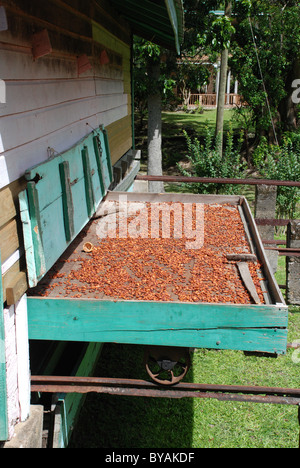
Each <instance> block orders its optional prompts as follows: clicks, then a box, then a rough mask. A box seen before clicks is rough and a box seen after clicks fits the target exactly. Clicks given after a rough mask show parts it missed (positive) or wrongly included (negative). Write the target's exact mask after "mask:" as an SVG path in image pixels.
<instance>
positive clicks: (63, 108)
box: [0, 0, 183, 441]
mask: <svg viewBox="0 0 300 468" xmlns="http://www.w3.org/2000/svg"><path fill="white" fill-rule="evenodd" d="M133 34H137V35H139V36H142V37H144V38H146V39H149V40H151V41H153V42H156V43H158V44H161V45H163V46H165V47H167V48H172V49H175V50H177V51H179V46H180V42H181V39H182V34H183V7H182V2H181V0H110V1H107V0H49V1H41V0H30V1H29V0H13V1H12V0H2V1H1V5H0V253H1V263H0V264H1V273H2V288H0V290H1V297H0V299H1V305H0V441H6V440H8V439H11V438H12V436H13V434H14V430H15V425H16V424H17V423H19V422H21V421H25V420H26V419H27V418H28V416H29V415H30V404H31V401H30V378H29V376H30V366H31V363H30V359H33V356H29V354H30V353H29V340H28V333H27V300H26V292H27V290H28V277H27V273H26V268H25V250H26V248H25V245H24V238H23V233H22V229H21V223H20V214H19V213H20V209H19V199H18V196H19V194H20V192H21V191H22V190H24V188H25V185H26V183H27V181H25V177H24V175H25V172H26V171H27V170H28V169H29V168H31V167H33V166H36V165H38V164H41V163H43V162H46V161H48V160H49V159H51V158H53V157H54V156H55V155H59V154H61V153H63V152H65V151H67V150H69V149H70V148H72V147H74V146H76V145H77V144H78V142H79V141H81V140H82V139H83V138H85V137H88V135H89V134H91V132H92V131H93V130H94V129H98V128H99V126H103V127H104V128H105V131H106V135H107V137H108V142H109V147H110V164H111V167H112V168H113V171H114V173H115V175H116V178H115V181H114V182H113V185H112V187H113V188H114V187H116V186H118V184H120V183H121V184H122V179H123V177H124V175H125V174H126V176H127V177H128V174H129V176H130V170H129V171H128V166H130V165H131V167H132V171H135V170H137V167H138V165H137V164H136V165H134V164H133V165H132V162H134V157H135V153H134V151H133V150H134V129H133V108H132V103H133V98H132V91H133V83H132V79H131V77H132V60H131V52H132V38H133ZM124 167H125V171H124ZM128 180H129V182H127V183H126V181H125V182H124V181H123V186H122V188H123V189H124V187H125V189H128V188H129V184H130V181H131V182H132V178H131V179H130V177H129V179H128ZM126 184H127V185H126ZM75 216H76V214H75ZM98 354H99V347H98V348H97V349H96V348H92V347H91V348H89V349H87V350H86V353H85V358H86V360H87V361H89V362H90V363H91V362H94V361H95V359H96V358H97V356H98ZM83 361H84V360H83ZM83 361H82V362H83ZM82 365H83V364H82ZM90 367H91V366H90ZM90 370H91V369H90ZM75 406H76V405H74V407H75ZM77 406H78V405H77ZM77 406H76V407H77Z"/></svg>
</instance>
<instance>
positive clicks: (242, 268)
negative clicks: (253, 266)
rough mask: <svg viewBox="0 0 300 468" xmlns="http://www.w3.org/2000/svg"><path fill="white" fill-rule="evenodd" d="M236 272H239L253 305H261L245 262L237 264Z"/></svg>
mask: <svg viewBox="0 0 300 468" xmlns="http://www.w3.org/2000/svg"><path fill="white" fill-rule="evenodd" d="M237 267H238V270H239V272H240V275H241V278H242V280H243V282H244V285H245V286H246V288H247V290H248V292H249V294H250V295H251V297H252V299H253V300H254V302H255V304H261V301H260V299H259V296H258V294H257V291H256V287H255V284H254V282H253V279H252V276H251V273H250V270H249V265H248V263H246V262H238V263H237Z"/></svg>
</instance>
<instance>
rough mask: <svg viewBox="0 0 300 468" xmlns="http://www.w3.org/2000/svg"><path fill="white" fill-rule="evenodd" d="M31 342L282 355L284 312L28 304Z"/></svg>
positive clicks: (227, 306) (188, 306)
mask: <svg viewBox="0 0 300 468" xmlns="http://www.w3.org/2000/svg"><path fill="white" fill-rule="evenodd" d="M28 321H29V339H33V340H50V341H51V340H58V341H82V342H95V343H97V342H104V343H112V342H113V343H126V344H140V345H154V346H156V345H158V346H181V347H191V348H212V349H236V350H241V351H261V352H267V353H275V354H284V353H285V352H286V347H287V323H288V308H287V307H286V306H280V307H279V306H265V305H264V306H255V305H253V306H240V305H232V304H221V305H217V304H205V303H198V304H197V303H196V304H194V303H177V302H174V303H173V302H172V303H169V302H140V301H116V302H114V301H98V300H92V299H82V300H81V299H80V300H74V299H50V298H47V299H45V298H28Z"/></svg>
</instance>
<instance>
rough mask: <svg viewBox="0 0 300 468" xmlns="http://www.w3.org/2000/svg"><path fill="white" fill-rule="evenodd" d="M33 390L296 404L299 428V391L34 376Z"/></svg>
mask: <svg viewBox="0 0 300 468" xmlns="http://www.w3.org/2000/svg"><path fill="white" fill-rule="evenodd" d="M31 391H32V392H41V393H80V394H86V393H102V394H109V395H119V396H133V397H152V398H177V399H179V398H210V399H216V400H219V401H237V402H250V403H267V404H277V405H293V406H297V407H298V421H299V425H300V389H293V388H277V387H253V386H250V387H247V386H239V385H208V384H195V383H179V384H177V385H175V386H173V387H162V386H158V385H157V384H155V383H153V382H148V381H143V380H131V379H114V378H103V377H56V376H32V377H31ZM299 448H300V434H299Z"/></svg>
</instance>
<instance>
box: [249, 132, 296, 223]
mask: <svg viewBox="0 0 300 468" xmlns="http://www.w3.org/2000/svg"><path fill="white" fill-rule="evenodd" d="M253 160H254V163H255V166H256V167H257V169H258V170H259V172H260V174H261V176H262V177H263V178H266V179H270V180H294V181H299V180H300V135H299V134H290V135H286V136H285V137H284V139H283V144H282V146H280V147H278V146H276V145H269V144H268V142H267V139H266V138H262V140H261V143H260V145H259V146H258V147H257V149H256V150H255V152H254V155H253ZM299 202H300V190H299V188H298V187H278V196H277V216H278V218H285V217H287V218H294V217H295V215H296V210H297V204H298V203H299Z"/></svg>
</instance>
